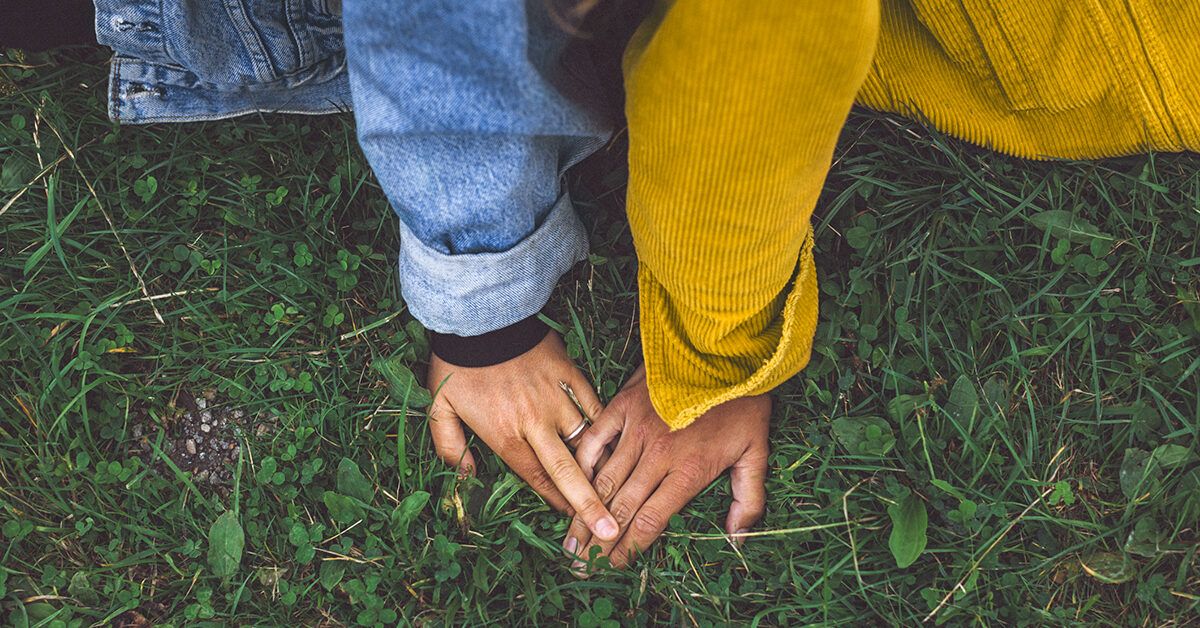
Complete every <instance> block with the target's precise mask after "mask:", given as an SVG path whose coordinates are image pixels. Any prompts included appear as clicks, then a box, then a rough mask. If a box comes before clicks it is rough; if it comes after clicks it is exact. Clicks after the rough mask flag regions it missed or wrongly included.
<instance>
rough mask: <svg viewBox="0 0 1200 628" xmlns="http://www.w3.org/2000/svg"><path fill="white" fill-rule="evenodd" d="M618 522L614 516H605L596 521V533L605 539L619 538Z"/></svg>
mask: <svg viewBox="0 0 1200 628" xmlns="http://www.w3.org/2000/svg"><path fill="white" fill-rule="evenodd" d="M617 531H618V528H617V522H616V521H615V520H613V518H612V517H605V518H603V519H601V520H600V521H597V522H596V535H597V536H599V537H600V538H602V539H604V540H605V541H611V540H613V539H615V538H617Z"/></svg>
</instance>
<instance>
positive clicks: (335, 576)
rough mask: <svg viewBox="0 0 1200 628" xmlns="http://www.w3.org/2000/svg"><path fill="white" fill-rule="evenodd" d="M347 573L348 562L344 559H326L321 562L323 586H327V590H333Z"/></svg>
mask: <svg viewBox="0 0 1200 628" xmlns="http://www.w3.org/2000/svg"><path fill="white" fill-rule="evenodd" d="M345 575H346V563H345V562H344V561H340V560H326V561H322V562H321V586H323V587H325V590H326V591H332V590H333V588H334V587H336V586H337V585H338V583H340V582H341V581H342V576H345Z"/></svg>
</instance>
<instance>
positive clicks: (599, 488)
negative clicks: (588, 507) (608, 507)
mask: <svg viewBox="0 0 1200 628" xmlns="http://www.w3.org/2000/svg"><path fill="white" fill-rule="evenodd" d="M592 486H593V487H594V488H595V489H596V495H599V496H600V499H602V500H605V501H608V498H610V497H612V494H613V491H615V490H616V489H617V481H616V480H614V479H613V477H612V476H611V475H608V474H607V473H601V474H600V475H598V476H596V481H595V482H594V483H593V484H592Z"/></svg>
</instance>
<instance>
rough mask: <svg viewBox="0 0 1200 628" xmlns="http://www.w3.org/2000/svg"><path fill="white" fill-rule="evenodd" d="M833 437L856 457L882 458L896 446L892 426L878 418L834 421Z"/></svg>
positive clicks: (846, 418) (848, 418)
mask: <svg viewBox="0 0 1200 628" xmlns="http://www.w3.org/2000/svg"><path fill="white" fill-rule="evenodd" d="M833 435H834V437H835V438H837V440H838V442H839V443H841V444H842V446H843V447H845V448H846V451H848V452H850V453H851V454H854V455H858V456H884V455H887V453H888V452H890V451H891V450H892V448H893V447H895V446H896V437H895V435H894V433H893V432H892V426H891V425H890V424H889V423H888V422H887V421H886V420H885V419H883V418H880V417H874V416H872V417H856V418H850V417H844V418H840V419H834V421H833Z"/></svg>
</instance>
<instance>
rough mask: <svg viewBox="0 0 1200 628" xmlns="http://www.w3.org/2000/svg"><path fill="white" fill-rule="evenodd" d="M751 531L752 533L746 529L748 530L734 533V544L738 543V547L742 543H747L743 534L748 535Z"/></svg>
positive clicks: (743, 529)
mask: <svg viewBox="0 0 1200 628" xmlns="http://www.w3.org/2000/svg"><path fill="white" fill-rule="evenodd" d="M749 531H750V530H748V529H746V528H742V529H741V530H738V531H737V532H734V533H733V535H734V536H733V542H734V543H737V544H738V545H741V544H742V543H745V542H746V537H744V536H742V535H743V534H746V533H747V532H749Z"/></svg>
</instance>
